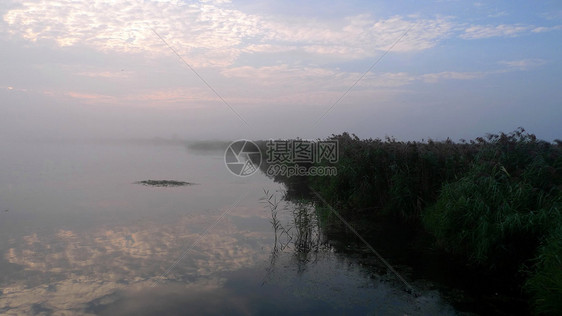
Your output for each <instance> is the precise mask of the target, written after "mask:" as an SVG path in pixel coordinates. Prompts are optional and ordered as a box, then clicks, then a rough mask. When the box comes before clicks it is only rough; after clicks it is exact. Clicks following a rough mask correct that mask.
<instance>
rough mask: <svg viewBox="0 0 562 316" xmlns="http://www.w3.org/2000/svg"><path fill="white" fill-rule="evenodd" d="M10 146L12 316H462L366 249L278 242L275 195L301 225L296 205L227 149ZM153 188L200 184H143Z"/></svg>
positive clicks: (7, 212)
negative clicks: (246, 173) (242, 171)
mask: <svg viewBox="0 0 562 316" xmlns="http://www.w3.org/2000/svg"><path fill="white" fill-rule="evenodd" d="M1 146H2V148H3V150H2V152H0V211H1V213H0V289H1V292H0V313H3V314H4V313H6V314H35V315H43V314H45V315H48V314H51V313H56V314H61V313H64V312H67V313H68V314H84V315H87V314H107V315H114V314H130V315H133V314H134V315H139V314H141V315H151V314H157V313H165V314H168V315H174V314H177V315H181V314H189V313H193V314H225V313H228V314H235V315H236V314H238V315H261V314H263V315H266V314H267V315H270V314H328V315H329V314H333V315H341V314H367V315H373V314H390V315H404V314H410V315H413V314H416V315H418V314H427V315H430V314H431V315H434V314H455V311H454V309H453V308H452V307H450V306H449V305H448V304H446V303H445V302H443V300H442V299H441V297H440V295H439V293H438V292H437V291H429V290H424V291H422V293H421V294H422V295H421V296H420V297H414V296H412V295H410V294H408V293H406V292H405V291H404V287H403V285H402V284H400V283H399V282H397V281H396V278H395V277H393V275H391V274H388V273H387V272H385V271H383V270H382V269H381V267H380V263H377V262H376V258H375V257H374V256H373V255H372V254H370V253H369V252H368V251H366V250H365V249H363V251H362V252H360V253H359V256H349V255H348V254H343V253H341V252H338V251H336V250H335V248H334V247H332V246H331V245H330V242H329V241H328V240H326V238H325V236H322V233H321V231H320V230H319V229H318V228H317V227H314V226H311V228H310V229H311V232H312V234H311V235H310V236H311V238H309V240H308V241H306V243H303V245H305V246H304V248H302V247H301V246H302V245H301V246H299V245H298V244H296V243H295V240H296V239H297V237H296V236H294V235H293V236H292V237H295V239H293V240H290V239H288V238H287V236H284V237H283V236H280V238H278V239H277V242H276V239H275V235H276V232H275V230H274V229H273V227H272V224H271V219H272V214H271V209H270V207H268V203H267V197H266V195H265V192H270V194H273V195H274V196H275V198H277V199H278V202H277V203H278V204H279V211H278V218H279V220H280V221H281V222H282V223H283V225H285V227H287V228H289V227H292V226H295V225H294V218H293V210H294V208H295V205H293V204H291V203H289V202H286V201H282V196H283V190H284V188H283V187H282V186H281V185H279V184H277V183H274V182H273V181H271V180H270V179H269V178H267V177H265V176H264V175H262V174H255V175H253V176H251V177H247V178H240V177H236V176H234V175H232V174H230V173H229V172H228V171H227V169H226V168H225V165H224V162H223V157H222V153H221V152H220V151H207V152H193V151H191V150H189V149H188V148H187V147H186V146H182V145H181V144H175V145H174V144H167V145H157V144H150V143H149V142H146V143H127V142H111V143H108V142H8V141H3V143H2V144H1ZM148 179H168V180H176V181H186V182H190V183H195V184H194V185H190V186H181V187H151V186H144V185H139V184H136V183H135V182H137V181H142V180H148ZM294 231H295V230H293V232H294ZM278 237H279V236H278ZM283 238H285V239H283ZM283 243H284V244H283ZM283 245H284V246H283Z"/></svg>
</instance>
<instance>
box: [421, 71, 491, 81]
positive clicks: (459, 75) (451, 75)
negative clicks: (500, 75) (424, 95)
mask: <svg viewBox="0 0 562 316" xmlns="http://www.w3.org/2000/svg"><path fill="white" fill-rule="evenodd" d="M486 74H487V73H485V72H478V71H477V72H456V71H443V72H438V73H429V74H425V75H421V76H420V77H419V78H420V79H421V80H423V81H425V82H438V81H440V80H444V79H448V80H450V79H453V80H471V79H477V78H482V77H484V76H485V75H486Z"/></svg>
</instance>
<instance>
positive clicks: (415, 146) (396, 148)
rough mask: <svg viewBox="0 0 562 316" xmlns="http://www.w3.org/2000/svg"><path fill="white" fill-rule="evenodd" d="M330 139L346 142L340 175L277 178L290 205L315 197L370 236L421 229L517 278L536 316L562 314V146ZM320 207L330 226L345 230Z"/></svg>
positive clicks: (504, 139)
mask: <svg viewBox="0 0 562 316" xmlns="http://www.w3.org/2000/svg"><path fill="white" fill-rule="evenodd" d="M329 139H330V140H338V143H339V154H340V156H339V161H338V162H337V163H336V166H337V175H336V176H329V177H320V176H318V177H312V176H311V177H282V176H276V177H275V180H276V181H279V182H283V183H285V184H286V186H287V197H288V198H289V199H291V198H295V199H297V198H298V199H300V198H302V197H303V196H306V195H307V194H306V192H307V190H308V189H309V188H312V189H314V190H315V191H316V192H319V193H320V194H321V195H322V196H323V197H324V199H326V200H327V201H328V202H329V203H330V204H331V205H332V206H333V207H335V208H336V209H338V211H339V212H340V214H342V215H343V216H345V217H346V218H347V219H348V220H351V221H354V220H355V221H356V222H361V223H363V224H362V225H363V226H365V227H367V229H368V225H369V224H368V223H369V221H371V222H372V221H376V220H380V218H381V215H385V218H393V219H395V220H399V221H402V222H406V223H409V224H413V225H417V226H418V227H421V228H422V229H424V230H425V231H426V232H428V233H430V234H431V235H432V236H433V238H434V245H435V246H437V247H439V248H440V249H442V250H443V251H446V252H449V253H451V254H454V255H456V256H460V257H462V258H465V260H466V262H467V263H468V264H470V265H472V266H475V267H478V268H484V269H486V270H487V271H489V273H493V274H496V275H501V276H502V277H504V278H506V279H507V278H511V279H514V280H515V282H516V284H518V286H519V287H520V290H521V291H523V292H524V293H525V295H526V297H528V299H529V301H530V302H529V303H530V304H529V305H530V306H531V308H532V310H533V311H534V312H535V313H536V314H544V315H554V314H559V313H560V311H562V299H560V298H562V214H561V209H562V141H559V140H556V141H555V142H554V143H548V142H545V141H542V140H538V139H537V138H536V136H535V135H533V134H529V133H526V132H525V130H524V129H523V128H519V129H517V130H515V131H514V132H511V133H508V134H505V133H500V134H488V135H487V136H486V137H478V138H476V139H475V140H471V141H468V142H466V141H463V140H461V141H460V142H458V143H455V142H453V141H451V140H449V139H447V140H445V141H432V140H429V141H426V142H403V141H396V140H395V139H393V138H389V137H387V138H386V139H385V140H381V139H366V140H361V139H359V138H358V137H357V136H355V135H350V134H348V133H343V134H341V135H332V137H330V138H329ZM259 144H260V146H262V148H263V145H264V143H263V142H260V143H259ZM262 152H264V151H262ZM321 164H323V163H320V165H321ZM264 168H267V165H265V166H262V170H263V169H264ZM303 192H304V193H303ZM316 205H317V212H318V213H319V214H318V215H319V217H320V218H321V219H322V221H323V222H328V223H329V222H330V221H331V222H332V223H334V224H335V223H336V222H337V220H336V219H335V218H334V217H333V215H332V214H330V213H329V211H328V210H327V209H326V208H323V207H321V206H319V204H316Z"/></svg>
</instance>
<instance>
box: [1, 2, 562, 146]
mask: <svg viewBox="0 0 562 316" xmlns="http://www.w3.org/2000/svg"><path fill="white" fill-rule="evenodd" d="M0 17H1V18H0V58H1V59H0V60H1V61H0V139H2V138H5V139H53V138H54V139H58V138H62V139H84V138H88V139H89V138H152V137H162V138H170V137H176V138H181V139H190V140H196V139H197V140H201V139H205V140H208V139H227V140H228V139H230V140H233V139H241V138H245V139H269V138H294V137H300V138H303V139H315V138H326V137H329V136H330V135H332V134H341V133H343V132H349V133H355V134H356V135H358V136H359V137H361V138H384V137H386V136H391V137H395V138H396V139H399V140H422V139H425V140H427V139H429V138H431V139H437V140H439V139H446V138H447V137H450V138H451V139H453V140H459V139H461V138H462V139H472V138H475V137H478V136H483V135H485V134H486V133H498V132H511V131H513V130H515V129H516V128H518V127H524V128H525V129H526V130H527V131H528V132H530V133H534V134H536V135H537V136H538V137H539V138H541V139H544V140H547V141H552V140H554V139H561V138H562V124H561V122H562V89H561V88H562V85H561V83H562V80H561V78H562V54H561V52H562V2H560V1H516V0H511V1H479V2H473V1H454V0H449V1H447V0H440V1H403V0H394V1H354V0H346V1H329V2H328V1H316V0H313V1H293V0H289V1H272V0H265V1H247V0H241V1H238V0H231V1H229V0H204V1H178V0H152V1H151V0H144V1H143V0H128V1H121V0H92V1H76V0H57V1H46V0H34V1H27V0H23V1H15V0H3V1H2V2H0Z"/></svg>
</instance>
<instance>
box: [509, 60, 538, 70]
mask: <svg viewBox="0 0 562 316" xmlns="http://www.w3.org/2000/svg"><path fill="white" fill-rule="evenodd" d="M499 63H500V64H502V65H506V66H508V67H510V68H516V69H519V70H527V69H530V68H536V67H539V66H542V65H544V64H546V61H545V60H543V59H539V58H535V59H520V60H502V61H500V62H499Z"/></svg>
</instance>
